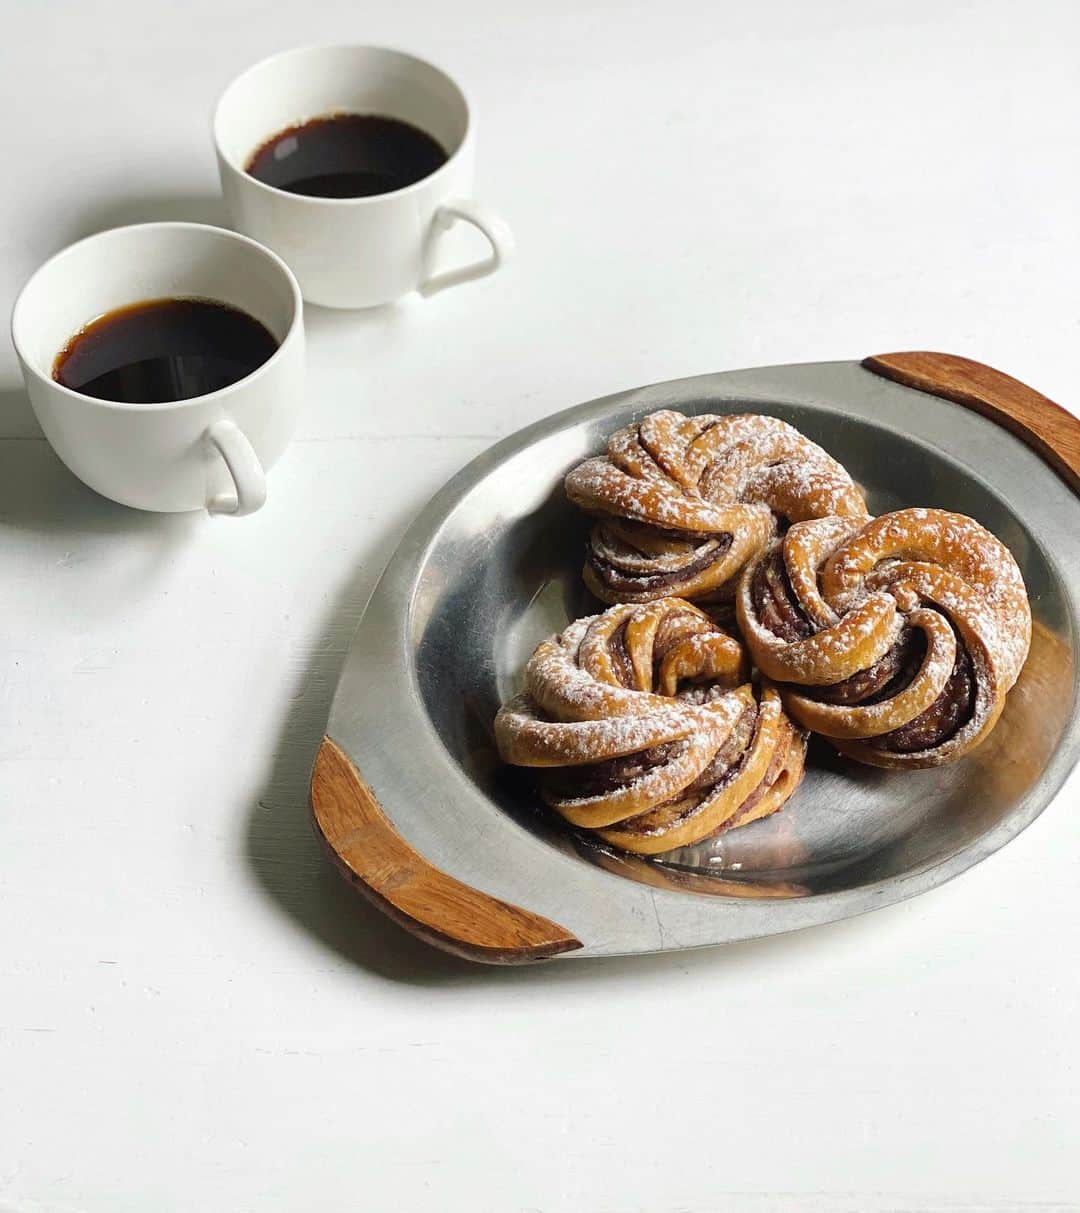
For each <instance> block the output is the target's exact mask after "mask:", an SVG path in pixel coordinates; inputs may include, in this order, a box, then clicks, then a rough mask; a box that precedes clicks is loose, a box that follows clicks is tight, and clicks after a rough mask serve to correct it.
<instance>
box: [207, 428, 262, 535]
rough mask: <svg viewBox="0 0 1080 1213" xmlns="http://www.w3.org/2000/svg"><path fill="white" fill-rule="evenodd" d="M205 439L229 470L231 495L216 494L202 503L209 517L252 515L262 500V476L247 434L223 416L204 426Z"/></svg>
mask: <svg viewBox="0 0 1080 1213" xmlns="http://www.w3.org/2000/svg"><path fill="white" fill-rule="evenodd" d="M206 438H207V441H209V442H210V444H211V445H212V446H214V447H216V448H217V452H218V454H219V455H220V456H221V458H222V459H224V460H225V466H226V467H227V468H228V469H229V475H230V476H231V477H232V482H233V486H234V488H235V490H236V492H235V494H233V493H219V494H218V495H217V496H216V497H211V498H210V500H209V501H207V503H206V510H207V513H209V514H234V515H236V516H237V517H240V515H242V514H254V513H255V511H256V510H257V509H259V507H260V506H261V505H262V504H263V502H264V501H265V500H266V473H265V472H264V471H263V469H262V464H261V463H260V462H259V457H258V455H256V454H255V450H254V448H253V447H252V445H251V443H250V442H249V441H248V439H247V435H246V434H245V433H244V431H243V430H242V429H241V428H240V427H239V426H238V425H237V424H236V422H235V421H230V420H229V419H228V418H227V417H222V418H221V420H220V421H215V422H214V424H213V425H211V426H208V427H207V430H206Z"/></svg>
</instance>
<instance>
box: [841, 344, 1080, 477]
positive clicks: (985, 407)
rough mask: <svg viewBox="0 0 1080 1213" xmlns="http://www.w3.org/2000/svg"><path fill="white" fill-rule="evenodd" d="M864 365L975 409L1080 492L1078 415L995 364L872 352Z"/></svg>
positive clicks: (944, 356) (951, 356) (926, 354)
mask: <svg viewBox="0 0 1080 1213" xmlns="http://www.w3.org/2000/svg"><path fill="white" fill-rule="evenodd" d="M863 366H864V367H866V369H867V370H869V371H873V372H874V374H875V375H881V376H883V377H884V378H886V379H893V380H895V381H896V382H897V383H902V384H904V386H905V387H913V388H918V390H919V391H921V392H929V393H930V394H931V395H933V396H942V397H943V398H944V399H946V400H952V401H953V402H954V403H956V404H962V405H964V406H965V408H969V409H974V410H975V412H977V413H982V415H983V416H984V417H989V418H990V420H991V421H996V422H997V423H998V424H999V425H1001V426H1004V428H1005V429H1007V430H1009V431H1010V432H1011V433H1013V434H1015V435H1016V436H1017V437H1018V438H1020V439H1022V440H1023V441H1024V442H1026V443H1027V444H1028V446H1030V447H1031V448H1032V449H1033V450H1035V451H1037V452H1038V453H1039V454H1040V455H1041V456H1042V457H1043V459H1045V460H1046V462H1047V463H1048V464H1049V465H1050V466H1051V467H1052V468H1053V469H1054V471H1055V472H1057V473H1058V475H1059V476H1061V478H1062V479H1063V480H1064V481H1065V483H1066V484H1067V485H1068V486H1069V488H1071V489H1072V491H1073V492H1074V493H1077V494H1080V419H1077V418H1076V417H1074V416H1073V415H1072V413H1069V412H1067V411H1066V410H1065V409H1063V408H1062V407H1061V405H1060V404H1055V403H1054V402H1053V401H1052V400H1048V399H1047V397H1045V396H1043V395H1042V394H1041V393H1040V392H1037V391H1035V389H1034V388H1030V387H1028V386H1027V384H1024V383H1021V382H1020V380H1019V379H1013V378H1012V376H1011V375H1006V374H1005V373H1004V372H1002V371H995V370H994V368H993V367H989V366H983V364H982V363H981V362H973V361H972V360H971V359H970V358H961V357H959V356H958V355H956V354H935V353H931V352H929V351H910V352H908V353H897V354H873V355H872V356H871V357H869V358H866V359H864V360H863Z"/></svg>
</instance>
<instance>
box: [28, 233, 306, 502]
mask: <svg viewBox="0 0 1080 1213" xmlns="http://www.w3.org/2000/svg"><path fill="white" fill-rule="evenodd" d="M163 298H200V299H209V300H215V301H218V302H221V303H225V304H229V305H230V306H232V307H234V308H239V309H240V310H241V311H244V312H247V313H248V314H249V315H250V316H253V317H254V318H255V319H256V320H258V321H260V322H261V323H262V324H263V325H264V326H265V327H266V328H267V329H268V330H269V331H270V333H271V334H272V336H273V337H274V339H275V340H276V342H277V343H278V348H277V350H276V351H275V352H274V354H272V355H271V357H270V358H269V359H268V360H267V361H266V362H264V363H263V364H262V365H261V366H260V367H258V368H257V369H256V370H255V371H253V372H252V373H251V374H250V375H247V376H246V377H244V378H243V379H240V380H238V381H237V382H236V383H233V384H230V385H229V386H228V387H225V388H222V389H221V390H220V391H216V392H211V393H208V394H207V395H203V396H195V397H191V398H188V399H184V400H178V401H165V402H161V403H153V404H126V403H119V402H114V401H108V400H99V399H96V398H94V397H91V396H86V395H83V394H82V393H79V392H75V391H72V390H70V389H69V388H66V387H63V386H62V385H60V384H59V383H57V382H55V380H54V379H53V377H52V376H53V365H54V362H55V359H56V356H57V354H58V353H59V352H60V351H61V350H62V349H63V348H64V346H65V345H66V344H67V342H68V341H69V340H70V339H71V337H72V336H73V335H74V334H75V333H77V332H78V331H79V330H80V329H81V328H82V327H83V326H84V325H85V324H87V323H88V322H89V321H91V320H93V319H95V318H96V317H98V316H101V315H103V314H105V313H108V312H110V311H113V310H115V309H117V308H122V307H125V306H128V305H131V304H137V303H141V302H144V301H146V300H151V299H163ZM12 338H13V340H14V344H15V349H16V352H17V353H18V356H19V361H20V364H21V366H22V371H23V375H24V378H25V380H26V386H27V390H28V392H29V395H30V400H31V404H32V405H33V408H34V412H35V414H36V416H37V419H38V422H39V423H40V425H41V428H42V429H43V430H44V432H45V436H46V437H47V438H48V440H49V442H50V443H51V444H52V446H53V448H54V450H55V451H56V453H57V454H58V455H59V456H60V458H61V459H62V460H63V461H64V463H65V464H66V465H67V466H68V467H69V468H70V469H71V471H72V472H74V473H75V475H76V476H78V477H79V478H80V479H81V480H83V481H84V482H85V483H86V484H88V485H89V486H90V487H91V488H93V489H95V490H96V491H97V492H99V493H101V494H102V495H103V496H105V497H110V498H112V499H113V500H114V501H119V502H121V503H122V504H124V505H130V506H134V507H136V508H139V509H145V510H158V511H166V512H173V511H182V510H196V509H203V508H210V509H212V510H213V511H214V512H239V513H244V512H249V511H250V509H252V508H258V505H259V504H261V498H259V499H258V500H252V495H251V493H249V494H248V499H247V501H246V502H245V494H244V491H243V490H244V485H243V483H242V481H243V480H244V479H245V478H247V479H248V480H249V481H251V482H254V483H255V486H256V496H257V490H258V485H259V482H260V481H261V478H262V474H263V473H264V472H265V470H266V469H268V468H269V467H271V466H272V465H273V464H274V463H275V461H276V460H277V459H278V457H279V456H280V455H281V453H282V451H283V450H284V449H285V447H286V445H287V444H288V441H289V439H290V438H291V436H292V433H293V430H294V429H295V426H296V422H297V419H298V417H299V413H300V409H301V407H302V403H303V347H304V340H303V311H302V303H301V299H300V292H299V287H298V286H297V283H296V280H295V278H294V277H293V275H292V273H291V272H290V271H289V269H288V267H287V266H286V265H285V264H284V262H282V261H281V259H280V258H279V257H277V256H276V255H275V254H274V253H272V252H270V250H269V249H265V248H263V247H262V246H260V245H259V244H257V243H256V242H255V241H253V240H250V239H248V238H247V237H245V236H240V235H238V234H236V233H234V232H228V231H225V230H224V229H222V228H214V227H206V226H202V225H200V224H190V223H153V224H143V225H138V226H134V227H124V228H115V229H113V230H112V231H108V232H102V233H100V234H99V235H96V236H91V237H89V238H87V239H86V240H83V241H80V242H79V243H78V244H74V245H72V246H71V247H70V248H68V249H65V250H64V251H63V252H61V253H59V254H57V255H56V256H55V257H54V258H52V260H51V261H48V262H46V264H45V265H43V266H42V267H41V268H40V269H39V270H38V271H37V273H36V274H35V275H34V276H33V277H32V278H31V279H30V281H29V282H28V283H27V284H26V286H25V287H24V288H23V291H22V293H21V294H20V296H19V298H18V300H17V302H16V304H15V310H14V313H13V315H12ZM211 430H213V434H214V435H219V436H220V434H222V433H224V435H225V437H226V439H227V441H226V442H225V443H224V444H223V443H222V442H221V441H218V440H217V439H216V438H214V436H213V435H211V436H210V437H208V433H209V432H210V431H211ZM234 464H235V465H236V466H234ZM264 491H265V490H264V487H263V492H264ZM230 500H231V502H232V504H231V505H230Z"/></svg>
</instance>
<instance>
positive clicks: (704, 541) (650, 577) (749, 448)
mask: <svg viewBox="0 0 1080 1213" xmlns="http://www.w3.org/2000/svg"><path fill="white" fill-rule="evenodd" d="M566 492H567V495H568V496H569V498H570V500H571V501H572V502H573V503H574V504H575V505H577V506H579V507H580V508H581V509H583V510H585V511H586V512H587V513H589V514H594V515H597V516H598V517H599V522H598V523H597V524H596V526H595V527H594V528H593V531H592V533H591V535H590V537H589V543H588V555H587V560H586V564H585V569H584V577H585V582H586V584H587V585H588V587H589V589H590V590H591V591H592V592H593V593H594V594H595V595H596V596H597V597H598V598H599V599H601V600H602V601H603V602H651V601H653V600H654V599H656V598H662V597H666V596H668V595H677V596H678V597H680V598H689V599H693V600H696V601H701V602H717V601H723V600H725V599H730V597H731V596H732V595H733V593H734V590H735V580H734V579H735V577H736V575H737V574H738V573H739V572H740V570H741V569H742V568H743V566H744V565H745V564H746V563H747V561H749V560H751V559H752V558H753V557H754V556H756V555H757V554H758V553H759V552H760V551H761V550H762V549H763V548H764V547H765V546H766V544H767V543H768V542H769V540H770V539H771V538H772V537H773V535H774V534H775V533H776V531H777V527H778V521H779V520H785V521H787V522H801V521H803V520H804V519H808V518H822V517H826V516H830V515H843V516H850V517H853V518H859V519H866V518H867V517H868V514H867V510H866V504H865V502H864V501H863V498H862V494H861V493H860V492H859V490H858V488H857V487H856V486H855V484H854V483H853V482H852V480H851V477H850V476H849V475H848V474H847V472H846V471H845V470H844V469H843V468H842V467H841V466H840V464H839V463H837V462H836V460H835V459H832V458H831V457H830V456H829V455H827V454H826V453H825V452H824V451H823V450H822V449H821V447H819V446H817V445H816V444H815V443H813V442H811V441H810V440H809V439H808V438H806V437H804V436H803V435H802V434H800V433H799V431H798V430H796V429H794V428H793V427H792V426H790V425H788V424H787V423H786V422H784V421H780V420H779V419H778V418H776V417H763V416H758V415H756V414H743V415H739V416H731V417H717V416H711V415H709V414H703V415H701V416H699V417H685V416H683V414H682V413H675V412H672V411H670V410H668V409H664V410H662V411H660V412H657V413H651V414H650V415H649V416H648V417H646V418H645V419H644V420H643V421H641V422H640V423H638V424H636V425H630V426H627V427H626V428H625V429H621V430H619V431H618V432H617V433H615V434H613V435H612V437H611V439H610V440H609V442H608V448H607V454H606V455H604V456H600V457H598V458H594V459H587V460H585V462H584V463H582V464H580V465H579V466H578V467H576V468H574V469H573V471H571V472H570V474H569V475H568V476H567V477H566Z"/></svg>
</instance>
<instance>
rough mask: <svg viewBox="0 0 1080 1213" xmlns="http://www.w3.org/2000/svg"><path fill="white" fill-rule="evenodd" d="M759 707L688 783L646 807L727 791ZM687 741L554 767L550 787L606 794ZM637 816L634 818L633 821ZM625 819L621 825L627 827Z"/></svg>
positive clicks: (565, 794) (578, 794) (569, 796)
mask: <svg viewBox="0 0 1080 1213" xmlns="http://www.w3.org/2000/svg"><path fill="white" fill-rule="evenodd" d="M757 720H758V707H757V705H756V704H749V705H747V707H746V710H745V711H744V712H743V713H742V715H741V716H740V717H739V719H738V721H737V722H736V724H735V727H734V728H733V729H732V731H731V733H730V734H729V735H728V737H727V738H726V740H725V741H724V744H723V745H722V746H721V747H720V748H719V749H718V750H717V752H716V754H715V755H714V756H713V758H712V759H711V761H710V762H709V764H708V765H707V766H706V767H705V769H704V770H703V771H702V772H701V774H700V775H699V776H698V777H697V779H695V780H694V782H693V783H691V784H689V785H688V786H687V787H685V788H682V789H680V790H679V791H678V792H677V793H676V794H675V795H674V796H672V797H671V798H670V799H669V800H666V801H663V802H662V803H660V804H657V805H655V806H654V807H653V808H651V809H647V810H645V812H646V813H652V812H654V811H655V810H656V809H662V808H664V807H665V806H666V805H669V804H675V803H677V802H678V801H681V800H685V799H687V798H688V797H690V796H694V797H695V798H696V800H697V801H700V800H703V799H704V798H705V796H706V795H711V794H712V793H713V792H719V791H723V789H724V788H726V787H728V786H729V785H730V784H731V783H732V782H733V781H734V780H735V779H736V777H737V776H738V774H739V772H740V770H741V769H742V766H743V764H744V762H745V761H746V757H747V755H748V754H749V752H750V746H751V743H752V742H753V739H754V732H755V729H756V728H757ZM686 746H687V743H686V742H685V741H669V742H666V743H665V744H663V745H658V746H653V747H652V748H651V749H648V750H641V751H640V752H639V753H637V754H626V755H624V756H622V757H620V758H608V759H605V760H604V761H603V762H594V763H589V764H588V765H587V766H580V767H564V768H562V769H559V770H554V771H551V772H550V773H549V774H548V776H547V779H546V782H547V787H548V789H549V791H550V792H552V793H553V794H554V795H555V796H557V797H558V798H559V799H566V800H576V799H584V798H586V797H591V796H606V795H610V794H611V793H612V792H616V791H618V790H619V789H620V788H624V787H626V786H628V785H629V784H632V783H634V782H635V781H637V780H639V779H642V778H644V777H645V776H646V775H648V774H650V773H651V772H652V771H654V770H655V769H656V768H657V767H659V766H663V765H664V764H665V763H668V762H672V761H674V760H675V759H677V758H678V757H680V756H681V754H682V753H683V751H684V750H685V749H686ZM632 820H633V819H631V821H632ZM628 824H629V823H626V822H624V823H623V825H622V826H621V827H620V828H623V829H625V828H627V825H628Z"/></svg>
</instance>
